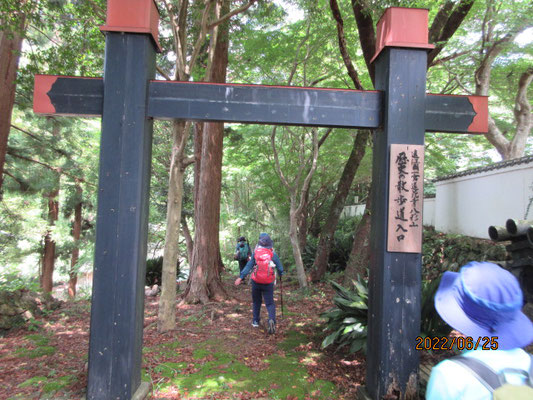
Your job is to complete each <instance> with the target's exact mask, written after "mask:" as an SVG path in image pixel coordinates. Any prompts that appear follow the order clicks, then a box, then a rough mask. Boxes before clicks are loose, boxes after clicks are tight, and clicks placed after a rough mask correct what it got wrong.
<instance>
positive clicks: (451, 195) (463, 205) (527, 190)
mask: <svg viewBox="0 0 533 400" xmlns="http://www.w3.org/2000/svg"><path fill="white" fill-rule="evenodd" d="M435 187H436V197H435V229H436V230H438V231H441V232H445V233H456V234H462V235H467V236H473V237H478V238H488V237H489V236H488V228H489V226H491V225H497V226H505V222H506V221H507V219H509V218H516V219H524V218H525V219H533V205H532V206H531V207H530V210H529V213H528V215H526V209H527V207H528V203H529V201H530V199H531V198H532V197H533V164H532V163H529V164H519V165H514V166H511V167H507V168H502V169H496V170H493V171H485V172H482V173H478V174H475V175H467V176H463V177H457V178H453V179H450V180H446V181H439V182H435ZM425 221H426V216H425V215H424V223H425Z"/></svg>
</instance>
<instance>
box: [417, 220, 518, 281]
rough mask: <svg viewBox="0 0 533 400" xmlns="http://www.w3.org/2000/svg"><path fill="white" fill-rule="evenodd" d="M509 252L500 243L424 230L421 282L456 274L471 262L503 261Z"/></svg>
mask: <svg viewBox="0 0 533 400" xmlns="http://www.w3.org/2000/svg"><path fill="white" fill-rule="evenodd" d="M507 257H508V256H507V251H506V250H505V246H504V245H503V244H501V243H495V242H493V241H491V240H484V239H476V238H472V237H469V236H462V235H446V234H444V233H441V232H437V231H435V229H434V228H432V227H424V239H423V242H422V279H424V280H430V281H431V280H434V279H437V278H438V277H439V276H440V275H441V274H442V273H443V272H444V271H457V270H459V268H460V267H462V266H463V265H465V264H467V263H469V262H470V261H504V260H506V259H507Z"/></svg>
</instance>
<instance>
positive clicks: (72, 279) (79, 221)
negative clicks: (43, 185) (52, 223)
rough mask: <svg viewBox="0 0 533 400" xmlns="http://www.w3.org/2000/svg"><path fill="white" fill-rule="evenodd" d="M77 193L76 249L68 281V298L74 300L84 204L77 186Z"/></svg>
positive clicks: (75, 215) (74, 228)
mask: <svg viewBox="0 0 533 400" xmlns="http://www.w3.org/2000/svg"><path fill="white" fill-rule="evenodd" d="M76 191H77V193H78V196H79V198H80V199H79V201H78V202H77V203H76V206H75V207H74V226H73V227H72V238H73V239H74V243H75V244H74V248H73V249H72V257H71V259H70V271H69V281H68V296H69V298H71V299H73V298H74V297H76V284H77V283H78V272H77V271H76V263H77V262H78V259H79V256H80V247H79V244H78V243H79V240H80V236H81V224H82V218H81V211H82V206H83V203H82V201H81V191H82V189H81V187H80V186H77V187H76Z"/></svg>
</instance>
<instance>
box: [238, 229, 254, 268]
mask: <svg viewBox="0 0 533 400" xmlns="http://www.w3.org/2000/svg"><path fill="white" fill-rule="evenodd" d="M251 257H252V252H251V250H250V246H249V245H248V241H247V240H246V238H245V237H244V236H241V237H240V238H239V240H238V241H237V246H236V247H235V257H234V258H235V259H236V260H237V261H239V272H242V270H243V269H244V267H245V266H246V263H247V262H248V261H250V258H251Z"/></svg>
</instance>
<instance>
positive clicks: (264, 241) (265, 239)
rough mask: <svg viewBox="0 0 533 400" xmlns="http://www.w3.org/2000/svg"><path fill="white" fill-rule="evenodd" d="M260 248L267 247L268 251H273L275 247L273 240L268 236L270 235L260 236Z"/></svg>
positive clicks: (263, 234) (262, 234)
mask: <svg viewBox="0 0 533 400" xmlns="http://www.w3.org/2000/svg"><path fill="white" fill-rule="evenodd" d="M258 244H259V246H261V247H265V248H267V249H271V248H272V246H273V245H274V244H273V243H272V239H270V236H269V235H268V233H261V234H260V235H259V242H258Z"/></svg>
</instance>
